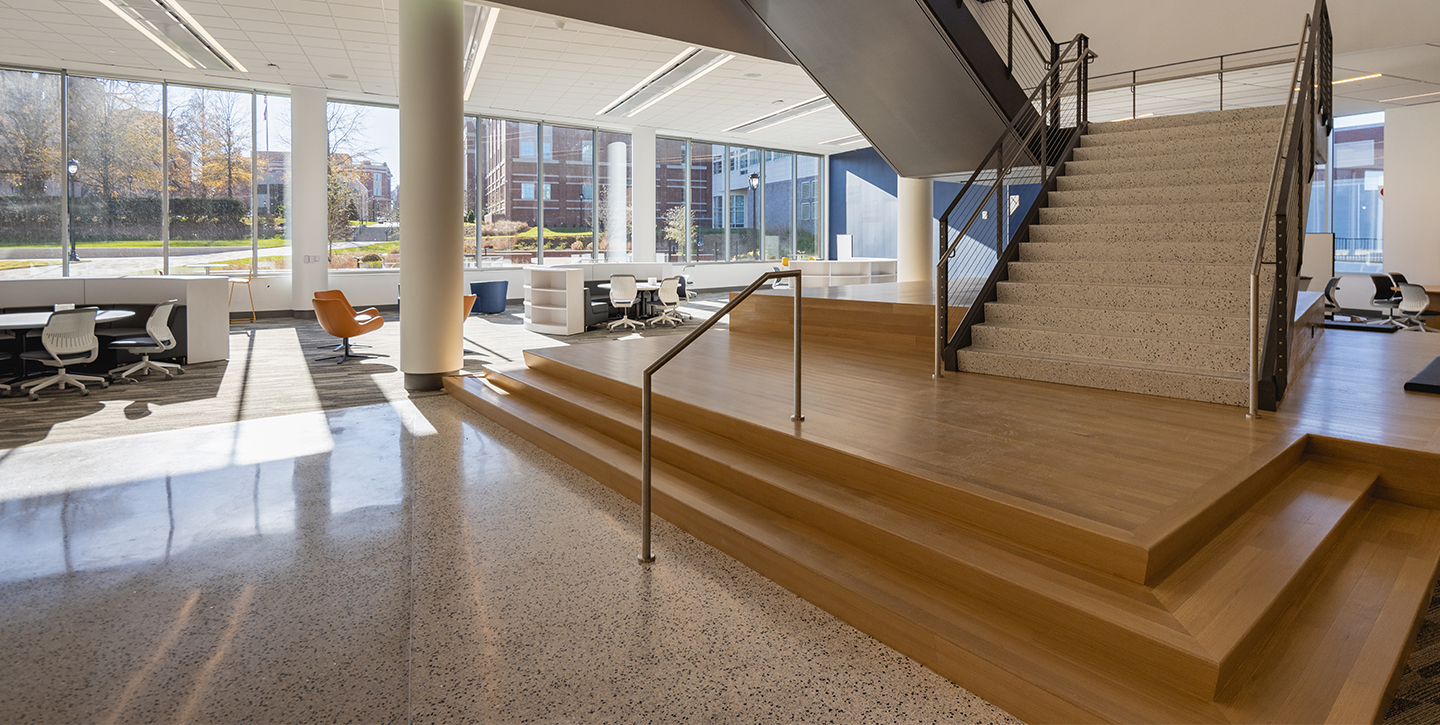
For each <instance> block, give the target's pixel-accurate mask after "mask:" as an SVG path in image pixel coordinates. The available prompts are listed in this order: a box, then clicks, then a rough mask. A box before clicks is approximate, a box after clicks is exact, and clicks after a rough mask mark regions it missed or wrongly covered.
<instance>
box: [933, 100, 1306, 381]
mask: <svg viewBox="0 0 1440 725" xmlns="http://www.w3.org/2000/svg"><path fill="white" fill-rule="evenodd" d="M1284 110H1285V109H1284V107H1283V106H1274V107H1264V108H1247V109H1241V110H1236V111H1220V112H1214V113H1196V114H1189V115H1184V116H1164V117H1160V118H1145V119H1138V120H1134V121H1123V122H1113V123H1102V124H1094V125H1092V126H1091V127H1090V131H1089V133H1088V134H1086V135H1085V136H1084V137H1082V138H1081V140H1080V146H1079V147H1078V148H1077V149H1076V150H1075V157H1074V160H1073V161H1070V162H1069V163H1067V164H1066V165H1065V169H1064V175H1063V176H1061V177H1060V179H1059V185H1058V190H1057V191H1056V192H1053V193H1051V194H1050V198H1049V206H1048V208H1045V209H1041V210H1040V219H1039V223H1038V224H1036V225H1034V226H1032V227H1031V228H1030V240H1029V241H1028V242H1023V243H1021V246H1020V261H1018V262H1014V263H1012V264H1011V265H1010V268H1009V280H1008V281H1005V282H1001V283H1000V285H999V290H998V297H999V299H998V300H997V301H995V302H990V303H987V304H986V305H985V322H984V323H983V324H980V325H976V326H975V328H974V329H973V336H972V341H973V342H972V345H971V346H970V347H968V348H966V349H963V350H961V351H960V353H959V362H960V369H961V370H962V371H965V372H975V373H986V374H990V375H1004V376H1008V377H1018V378H1027V379H1031V380H1044V381H1048V382H1055V383H1066V384H1070V385H1083V386H1088V387H1095V388H1105V389H1109V390H1122V391H1127V392H1135V393H1146V394H1150V395H1161V396H1166V397H1174V398H1186V399H1190V400H1201V401H1207V402H1214V403H1223V404H1227V405H1245V404H1246V401H1247V395H1248V386H1247V383H1246V376H1247V371H1248V359H1249V358H1248V355H1247V347H1246V345H1247V342H1248V332H1247V323H1248V319H1249V292H1248V289H1249V273H1250V261H1251V256H1252V255H1253V253H1254V246H1255V238H1256V235H1257V233H1258V232H1259V226H1258V225H1259V223H1260V219H1261V216H1262V215H1263V214H1264V204H1265V196H1266V194H1267V193H1268V191H1269V184H1270V177H1271V174H1272V172H1273V170H1274V157H1275V147H1276V142H1277V141H1278V139H1279V134H1280V126H1281V117H1282V116H1283V114H1284ZM1261 289H1262V294H1264V293H1268V290H1269V285H1268V284H1266V283H1265V282H1263V281H1262V284H1261ZM1267 297H1268V295H1267ZM1263 302H1264V300H1263V299H1262V303H1263Z"/></svg>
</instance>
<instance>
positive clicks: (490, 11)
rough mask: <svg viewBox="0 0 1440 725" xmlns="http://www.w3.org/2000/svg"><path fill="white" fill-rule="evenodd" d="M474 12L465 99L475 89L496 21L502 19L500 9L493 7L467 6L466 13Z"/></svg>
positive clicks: (469, 44) (467, 98)
mask: <svg viewBox="0 0 1440 725" xmlns="http://www.w3.org/2000/svg"><path fill="white" fill-rule="evenodd" d="M472 12H474V19H473V20H472V22H470V23H469V25H470V37H469V39H468V40H469V41H470V42H468V43H466V46H467V47H469V49H470V52H469V53H468V54H467V55H466V57H465V99H464V100H466V101H468V100H470V94H471V93H473V92H474V91H475V79H476V78H479V77H480V64H481V63H484V62H485V50H486V49H487V48H489V47H490V36H492V35H494V34H495V21H497V20H499V19H500V9H499V8H492V7H476V6H474V5H466V6H465V14H466V15H470V14H471V13H472Z"/></svg>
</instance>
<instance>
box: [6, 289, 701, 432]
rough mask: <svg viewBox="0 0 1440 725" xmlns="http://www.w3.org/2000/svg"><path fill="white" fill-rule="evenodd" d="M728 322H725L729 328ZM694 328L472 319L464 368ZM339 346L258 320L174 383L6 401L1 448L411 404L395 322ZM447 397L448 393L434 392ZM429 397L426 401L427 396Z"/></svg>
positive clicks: (309, 327)
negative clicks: (346, 348) (529, 352)
mask: <svg viewBox="0 0 1440 725" xmlns="http://www.w3.org/2000/svg"><path fill="white" fill-rule="evenodd" d="M728 299H729V294H728V293H724V292H719V293H711V294H706V295H701V296H700V297H698V298H697V299H695V300H691V301H690V302H689V303H688V304H686V305H684V306H682V308H681V309H682V310H684V311H686V312H688V313H690V314H691V315H693V316H694V317H695V320H697V321H698V320H703V319H706V318H708V317H709V316H710V314H711V313H712V312H714V311H715V310H718V309H719V308H720V307H722V306H723V305H724V304H725V302H726V300H728ZM724 325H725V323H724V322H721V323H720V324H719V326H720V327H722V328H723V326H724ZM693 329H695V322H689V323H687V324H685V325H682V326H680V327H679V328H671V327H666V326H659V327H646V328H645V329H643V330H640V331H636V332H622V331H616V332H610V331H608V330H603V329H601V330H591V331H589V332H585V333H582V334H579V335H571V336H568V337H558V336H549V335H542V334H539V333H535V332H531V331H529V330H526V329H525V326H524V318H523V313H522V310H521V308H520V307H519V306H518V305H517V306H512V307H510V308H507V309H506V311H505V312H504V313H503V314H498V315H472V316H471V317H470V318H469V319H468V320H467V321H466V323H465V348H466V350H469V351H472V354H466V355H465V364H464V369H465V370H468V371H471V372H479V371H480V369H481V366H483V365H487V364H493V363H504V362H511V361H519V360H521V359H522V351H524V350H526V349H531V348H542V347H553V346H559V345H581V344H587V343H594V342H604V341H610V340H625V339H636V338H637V337H652V336H658V335H683V334H687V333H689V332H690V331H691V330H693ZM336 342H337V340H336V339H335V338H333V337H331V336H330V335H328V334H326V333H325V331H324V330H322V329H320V325H319V323H316V322H314V321H308V320H297V319H293V318H270V319H262V320H261V321H259V322H256V323H250V324H232V325H231V326H230V359H229V360H227V361H223V362H212V363H203V364H197V365H187V366H186V367H185V374H184V375H179V376H176V377H175V379H174V380H166V379H165V378H164V377H161V376H158V375H152V376H150V377H149V378H141V382H140V383H135V384H121V383H117V384H114V385H111V386H110V387H109V388H100V387H99V386H91V394H90V395H88V396H81V395H80V394H79V393H78V391H74V390H63V391H61V390H46V391H42V392H41V397H40V399H39V400H36V401H30V400H28V399H26V398H25V397H23V396H19V395H15V396H13V397H8V398H0V450H4V449H8V448H17V447H19V446H24V445H34V444H49V443H61V442H73V441H82V440H94V439H98V438H110V437H113V436H120V435H131V434H134V433H149V432H154V431H161V430H175V429H178V428H186V427H190V426H195V425H207V424H211V423H226V422H233V421H239V420H251V419H255V418H266V417H271V416H277V415H288V414H292V413H306V412H312V411H319V410H332V409H336V408H349V407H354V406H360V405H374V404H376V403H386V402H390V401H395V400H401V399H405V398H409V397H411V394H410V393H408V392H406V391H405V387H404V375H403V374H401V372H400V370H399V356H400V324H399V319H398V315H396V314H395V313H389V314H386V315H385V326H384V327H382V328H380V329H379V330H377V331H375V332H373V333H370V334H368V335H365V336H363V337H360V338H356V339H355V342H357V343H363V344H366V345H370V346H371V347H370V348H369V349H360V350H358V352H361V353H379V354H383V355H388V357H381V358H375V359H370V360H351V361H348V362H346V363H345V364H343V365H336V364H335V363H334V361H328V362H327V361H316V360H315V359H314V358H316V357H319V356H322V355H328V354H331V353H330V352H329V351H328V350H329V348H330V347H333V346H334V345H335V343H336ZM429 394H430V395H443V393H429ZM421 395H424V394H421Z"/></svg>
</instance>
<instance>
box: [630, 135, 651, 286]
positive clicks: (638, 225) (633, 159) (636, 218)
mask: <svg viewBox="0 0 1440 725" xmlns="http://www.w3.org/2000/svg"><path fill="white" fill-rule="evenodd" d="M630 142H631V146H632V150H631V152H630V184H631V185H632V186H633V188H632V189H631V190H630V203H631V208H632V210H631V212H630V234H631V237H632V238H631V240H630V250H631V251H632V252H633V254H632V255H631V256H632V257H633V258H634V260H635V261H636V262H654V261H655V129H653V128H637V129H635V130H634V131H632V132H631V133H630Z"/></svg>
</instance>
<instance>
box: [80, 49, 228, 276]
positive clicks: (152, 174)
mask: <svg viewBox="0 0 1440 725" xmlns="http://www.w3.org/2000/svg"><path fill="white" fill-rule="evenodd" d="M66 93H67V104H68V106H67V113H66V116H67V117H68V119H69V134H68V136H67V141H68V143H69V152H68V154H67V158H66V164H67V168H66V175H67V176H68V180H69V187H70V241H71V244H72V245H73V246H74V253H73V254H72V255H71V265H72V267H75V268H74V269H72V270H71V272H70V273H71V274H72V275H76V274H83V273H84V272H82V271H81V269H80V267H81V266H82V265H89V264H91V256H90V254H89V250H92V249H96V248H121V249H126V250H128V251H129V252H130V253H131V255H132V256H130V257H129V258H128V259H127V260H126V262H128V263H129V264H126V265H124V267H125V268H124V269H123V270H117V271H120V272H121V273H124V274H137V273H140V274H143V273H151V274H154V273H158V272H159V271H160V268H161V266H162V261H163V257H162V249H161V235H162V227H163V225H162V224H161V209H160V206H161V196H162V192H161V189H162V188H163V187H164V182H163V179H162V175H163V163H162V161H161V159H162V155H163V154H162V151H161V148H162V141H163V139H162V136H161V134H162V133H163V131H164V128H165V126H164V123H163V113H162V110H161V97H162V95H163V93H164V88H163V87H162V86H160V85H157V84H152V83H132V82H129V81H117V80H107V79H103V78H79V77H74V76H71V77H69V78H68V83H67V89H66ZM247 134H248V130H247ZM245 164H246V165H247V166H248V164H249V159H248V156H247V157H246V158H245ZM242 236H244V237H246V244H245V246H247V247H248V246H249V244H248V242H249V240H248V237H249V229H248V227H247V228H246V229H245V230H244V231H243V233H242ZM109 259H110V258H108V257H105V258H96V259H95V260H94V262H95V263H96V264H99V265H103V264H106V263H108V261H109ZM142 260H144V261H142ZM243 261H244V263H245V266H246V268H248V266H249V261H250V260H249V259H248V258H247V259H245V260H243ZM142 264H143V265H146V268H140V266H139V265H142Z"/></svg>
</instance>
